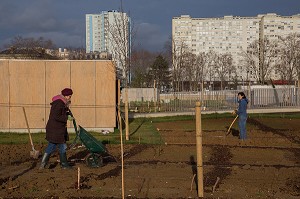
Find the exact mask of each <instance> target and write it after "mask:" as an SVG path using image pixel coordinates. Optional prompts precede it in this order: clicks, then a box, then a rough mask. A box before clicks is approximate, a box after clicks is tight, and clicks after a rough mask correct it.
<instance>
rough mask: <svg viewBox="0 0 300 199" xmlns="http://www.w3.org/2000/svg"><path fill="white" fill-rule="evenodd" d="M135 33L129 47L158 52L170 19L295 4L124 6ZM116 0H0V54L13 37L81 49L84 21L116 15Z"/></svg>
mask: <svg viewBox="0 0 300 199" xmlns="http://www.w3.org/2000/svg"><path fill="white" fill-rule="evenodd" d="M122 2H123V3H122V5H123V10H124V12H126V13H128V14H129V15H130V17H131V20H132V22H133V28H134V30H135V31H136V35H135V37H134V46H135V47H138V48H139V49H145V50H149V51H152V52H160V51H162V50H163V47H164V44H165V42H166V41H167V40H168V39H169V38H170V37H171V32H172V18H173V17H179V16H181V15H190V16H191V17H193V18H205V17H223V16H224V15H233V16H242V17H244V16H257V15H258V14H265V13H277V14H278V15H281V16H289V15H294V14H300V0H123V1H122ZM120 8H121V0H1V1H0V49H1V50H3V49H4V47H5V45H7V44H9V43H10V42H11V40H12V39H13V38H14V37H16V36H21V37H23V38H29V37H33V38H39V37H43V38H44V39H45V40H48V39H50V40H52V41H53V42H54V43H55V45H56V47H57V48H60V47H61V48H64V47H69V46H71V47H76V48H77V47H83V48H85V15H86V14H99V13H101V12H102V11H107V10H120Z"/></svg>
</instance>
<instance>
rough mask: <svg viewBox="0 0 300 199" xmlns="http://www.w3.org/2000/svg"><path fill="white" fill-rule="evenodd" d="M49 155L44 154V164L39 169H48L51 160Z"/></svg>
mask: <svg viewBox="0 0 300 199" xmlns="http://www.w3.org/2000/svg"><path fill="white" fill-rule="evenodd" d="M50 155H51V154H49V153H44V155H43V158H42V162H41V166H40V168H39V169H44V168H45V167H46V165H47V164H48V161H49V158H50Z"/></svg>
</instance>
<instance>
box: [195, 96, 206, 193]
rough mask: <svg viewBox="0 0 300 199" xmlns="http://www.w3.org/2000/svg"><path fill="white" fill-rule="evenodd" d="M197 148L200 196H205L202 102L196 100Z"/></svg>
mask: <svg viewBox="0 0 300 199" xmlns="http://www.w3.org/2000/svg"><path fill="white" fill-rule="evenodd" d="M196 150H197V177H198V179H197V180H198V197H202V198H203V195H204V194H203V159H202V153H203V150H202V125H201V103H200V102H196Z"/></svg>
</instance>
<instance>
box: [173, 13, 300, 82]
mask: <svg viewBox="0 0 300 199" xmlns="http://www.w3.org/2000/svg"><path fill="white" fill-rule="evenodd" d="M294 32H297V33H300V14H298V15H293V16H280V15H277V14H275V13H268V14H261V15H257V16H256V17H238V16H224V17H220V18H191V17H190V16H189V15H182V16H181V17H173V19H172V40H173V48H176V47H180V45H182V44H184V45H185V46H186V47H187V48H188V49H189V50H190V51H191V52H192V53H194V54H199V53H201V52H209V51H215V52H217V53H222V54H224V53H230V54H231V55H232V57H233V63H234V65H235V66H236V67H237V71H238V78H240V79H246V76H248V75H249V76H250V77H249V78H250V80H251V79H253V77H252V76H251V71H249V72H250V73H249V74H246V73H245V72H242V68H241V66H240V65H239V61H240V59H241V52H243V51H247V47H248V46H249V44H251V43H252V42H254V41H255V40H259V39H263V38H268V39H277V38H278V37H279V36H281V37H285V36H287V35H289V34H290V33H294ZM247 78H248V77H247Z"/></svg>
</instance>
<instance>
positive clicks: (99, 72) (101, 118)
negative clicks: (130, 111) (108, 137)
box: [96, 61, 116, 127]
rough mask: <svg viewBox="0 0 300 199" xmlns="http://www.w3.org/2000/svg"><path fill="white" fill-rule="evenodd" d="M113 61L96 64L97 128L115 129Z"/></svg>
mask: <svg viewBox="0 0 300 199" xmlns="http://www.w3.org/2000/svg"><path fill="white" fill-rule="evenodd" d="M115 74H116V73H115V66H114V65H113V64H112V62H111V61H101V62H96V77H97V80H96V104H97V105H98V107H97V109H96V126H101V127H115V124H116V92H115V91H116V87H115V83H116V75H115Z"/></svg>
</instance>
